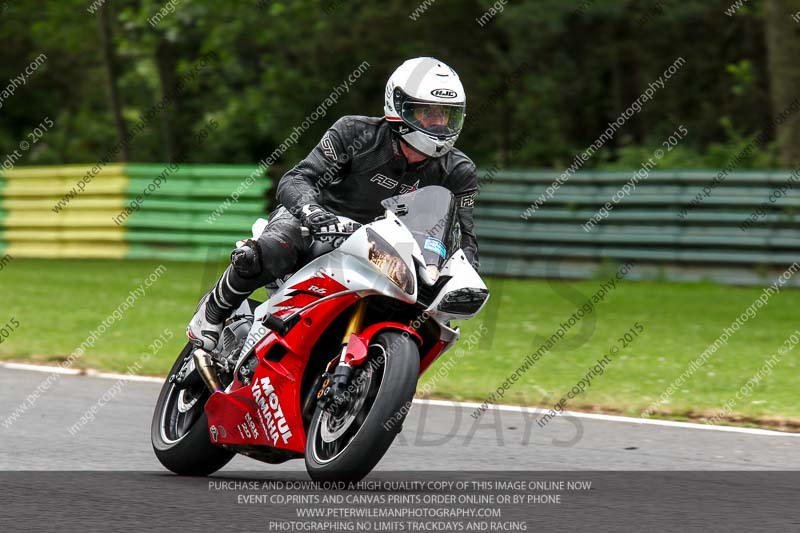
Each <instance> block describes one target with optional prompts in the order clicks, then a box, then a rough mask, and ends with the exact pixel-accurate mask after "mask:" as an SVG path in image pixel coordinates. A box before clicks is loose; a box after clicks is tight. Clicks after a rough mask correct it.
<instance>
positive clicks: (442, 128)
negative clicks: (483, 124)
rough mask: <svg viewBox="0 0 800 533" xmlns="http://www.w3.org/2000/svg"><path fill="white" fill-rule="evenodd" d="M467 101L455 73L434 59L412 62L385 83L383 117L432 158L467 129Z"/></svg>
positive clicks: (404, 137)
mask: <svg viewBox="0 0 800 533" xmlns="http://www.w3.org/2000/svg"><path fill="white" fill-rule="evenodd" d="M466 104H467V97H466V94H465V93H464V87H463V86H462V85H461V81H460V80H459V79H458V74H456V72H455V71H454V70H453V69H452V68H450V67H448V66H447V65H445V64H444V63H442V62H441V61H439V60H438V59H434V58H432V57H417V58H414V59H409V60H407V61H406V62H405V63H403V64H402V65H400V66H399V67H397V70H395V71H394V73H393V74H392V75H391V77H390V78H389V81H388V82H386V94H385V95H384V106H383V110H384V115H385V118H386V120H388V121H389V122H391V123H392V126H393V128H394V130H395V131H396V132H397V133H398V134H399V135H400V136H401V137H402V138H403V140H404V141H405V142H407V143H408V144H410V145H411V146H412V147H414V148H415V149H416V150H418V151H420V152H422V153H423V154H425V155H427V156H430V157H439V156H442V155H444V154H446V153H447V152H448V151H449V150H450V148H452V147H453V145H454V144H455V142H456V139H457V138H458V134H459V133H460V132H461V127H462V126H463V125H464V117H465V116H466V114H465V112H464V111H465V109H466Z"/></svg>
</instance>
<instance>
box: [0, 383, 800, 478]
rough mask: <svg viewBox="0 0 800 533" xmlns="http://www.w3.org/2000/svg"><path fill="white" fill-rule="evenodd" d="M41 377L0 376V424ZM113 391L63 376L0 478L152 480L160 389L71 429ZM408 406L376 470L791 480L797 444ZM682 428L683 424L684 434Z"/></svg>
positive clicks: (30, 419)
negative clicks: (751, 474)
mask: <svg viewBox="0 0 800 533" xmlns="http://www.w3.org/2000/svg"><path fill="white" fill-rule="evenodd" d="M47 375H48V374H45V373H41V372H32V371H26V370H16V369H14V370H11V369H7V368H0V399H2V401H0V422H3V421H4V420H7V419H6V417H7V416H8V415H9V414H10V413H11V412H12V411H13V410H14V409H15V408H16V407H17V406H18V405H19V403H20V402H21V401H22V400H24V399H25V398H26V397H27V396H28V395H29V394H30V393H31V392H32V391H34V390H35V389H36V387H37V385H39V384H40V383H41V382H42V380H44V379H45V378H46V377H47ZM114 383H115V381H114V380H113V379H101V378H98V377H92V376H81V375H62V376H59V379H58V381H57V382H56V383H55V384H54V385H53V386H52V388H51V389H50V390H48V391H46V392H45V393H44V394H43V395H41V396H40V397H39V398H38V400H37V401H36V404H35V405H34V406H33V407H32V408H30V409H29V410H27V411H26V412H25V413H24V414H22V416H20V417H19V418H18V419H17V420H16V421H15V422H13V424H11V425H10V426H9V427H5V425H4V424H2V423H0V443H1V444H0V470H125V471H131V470H148V471H153V470H161V469H162V468H161V466H160V465H159V463H158V462H157V460H156V458H155V456H154V455H153V452H152V449H151V446H150V434H149V431H150V420H151V416H152V413H153V406H154V404H155V401H156V397H157V395H158V391H159V387H160V386H159V385H158V384H157V383H151V382H136V381H127V382H125V383H124V386H122V388H121V389H120V390H119V392H118V393H117V394H116V396H115V397H114V398H113V399H112V400H111V401H110V402H108V403H107V404H105V405H104V406H102V407H101V408H100V409H99V410H98V411H97V414H96V415H95V420H94V422H90V423H88V424H86V425H85V426H83V427H82V428H81V430H80V431H78V432H77V433H76V434H75V435H73V434H71V433H70V432H69V431H68V428H69V427H70V426H72V425H73V424H75V423H76V422H78V421H79V420H80V417H81V416H82V415H83V414H84V413H85V412H86V411H87V409H89V408H90V407H91V406H92V405H94V404H95V403H96V402H97V401H98V399H99V398H101V397H102V396H103V394H104V393H105V392H106V391H108V390H109V388H110V387H112V385H113V384H114ZM472 411H473V410H472V409H471V408H465V407H461V406H457V405H452V404H449V403H448V402H444V405H438V404H436V405H431V404H415V405H414V406H413V407H412V409H411V411H410V412H409V414H408V418H407V419H406V422H405V425H404V429H403V432H402V433H401V435H400V437H399V438H398V439H397V440H396V441H395V443H394V445H393V446H392V448H391V449H390V450H389V452H388V453H387V455H386V456H385V457H384V459H383V460H382V461H381V462H380V463H379V464H378V467H377V469H378V470H386V471H405V470H424V471H430V470H444V471H465V470H483V471H509V470H518V471H531V470H537V471H553V470H574V471H580V470H800V453H797V449H798V444H800V440H798V435H782V434H779V433H777V432H763V434H751V433H739V432H731V431H724V430H713V429H711V430H709V429H708V428H705V429H691V428H690V427H673V426H659V425H651V424H646V425H644V424H636V423H632V422H622V421H618V420H615V419H610V420H597V419H592V418H576V417H572V416H561V417H557V418H554V419H552V420H550V422H549V423H548V424H547V425H546V426H545V427H544V428H539V427H538V426H537V424H536V420H537V416H538V415H537V414H535V413H524V412H513V411H501V410H490V411H487V412H486V413H484V415H483V417H481V418H480V419H479V420H475V419H473V418H472V417H471V416H470V414H471V413H472ZM685 426H690V425H685ZM226 470H227V471H263V472H268V471H287V470H295V471H303V470H304V465H303V462H302V461H289V462H287V463H284V464H282V465H277V466H273V465H267V464H262V463H259V462H257V461H254V460H252V459H248V458H245V457H236V458H235V459H234V460H233V461H231V463H229V465H228V466H226V467H225V469H224V470H223V472H224V471H226Z"/></svg>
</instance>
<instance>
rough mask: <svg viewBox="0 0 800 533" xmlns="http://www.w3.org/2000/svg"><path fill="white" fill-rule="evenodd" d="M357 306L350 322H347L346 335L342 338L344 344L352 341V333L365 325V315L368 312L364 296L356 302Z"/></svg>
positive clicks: (358, 331) (359, 330) (357, 331)
mask: <svg viewBox="0 0 800 533" xmlns="http://www.w3.org/2000/svg"><path fill="white" fill-rule="evenodd" d="M355 307H356V308H355V309H354V310H353V314H352V316H351V317H350V322H348V323H347V329H345V331H344V337H343V338H342V344H343V345H345V346H346V345H347V343H349V342H350V335H352V334H353V333H360V332H361V327H362V326H363V325H364V316H365V315H366V312H367V301H366V300H365V299H363V298H362V299H361V300H359V301H358V302H356V305H355Z"/></svg>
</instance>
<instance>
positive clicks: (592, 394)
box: [0, 259, 800, 427]
mask: <svg viewBox="0 0 800 533" xmlns="http://www.w3.org/2000/svg"><path fill="white" fill-rule="evenodd" d="M160 264H162V263H158V262H149V261H129V262H123V261H100V260H97V261H71V260H26V259H15V260H14V261H13V263H11V264H9V265H7V266H6V267H5V269H4V270H3V272H2V274H0V302H2V305H1V306H0V328H2V327H4V325H8V324H10V323H11V321H12V320H13V321H15V322H16V323H18V326H16V327H14V328H13V330H12V331H10V332H9V333H8V335H7V336H6V337H5V338H3V339H2V343H0V359H5V360H18V361H27V362H40V363H56V362H59V361H63V360H64V359H66V357H67V356H68V355H69V354H70V353H72V352H73V351H74V350H75V349H76V348H78V347H79V346H80V345H81V343H82V342H84V341H85V340H86V339H87V336H88V335H89V332H90V331H93V330H95V331H96V330H97V329H98V327H99V325H100V324H101V323H102V322H103V321H104V320H105V319H106V318H107V317H109V316H110V315H111V314H112V313H113V312H114V310H116V309H118V308H119V306H120V304H122V302H123V301H125V299H126V298H127V297H128V295H129V294H130V292H131V291H135V290H136V289H137V287H140V285H142V284H143V283H145V280H146V279H147V278H148V276H149V275H150V274H151V273H152V272H154V270H156V268H157V267H158V266H159V265H160ZM163 265H164V267H166V269H165V270H164V272H163V274H162V275H161V276H160V277H159V278H158V280H157V281H156V282H154V283H153V284H152V286H150V287H147V288H146V290H145V293H144V295H142V296H140V297H137V299H136V301H135V303H134V304H133V306H132V307H131V308H130V309H127V310H125V311H124V313H122V316H121V318H120V319H119V320H116V319H115V323H114V324H113V325H112V326H111V327H109V328H108V329H107V330H106V331H105V333H103V334H102V335H99V337H98V339H97V341H96V342H95V343H94V345H93V346H92V347H91V348H89V349H88V350H87V351H86V353H85V354H84V355H83V356H82V357H80V358H79V359H78V362H77V363H76V365H75V366H76V367H88V368H97V369H102V370H109V371H115V372H125V371H126V370H127V369H129V368H130V367H131V365H134V364H136V363H137V362H138V361H141V360H142V359H143V357H144V356H145V355H146V354H147V353H148V352H149V351H150V349H149V346H150V344H151V343H153V341H154V340H155V339H156V338H158V337H159V336H161V335H162V333H163V332H164V331H165V330H170V331H172V332H173V334H174V336H173V337H172V339H171V340H169V341H168V342H167V345H166V346H165V347H164V348H163V349H161V350H160V351H159V352H158V354H157V355H156V356H155V357H151V358H149V359H148V360H146V361H145V362H144V363H142V364H141V369H140V371H139V372H140V373H142V374H149V375H163V374H164V373H166V372H167V370H168V369H169V367H170V365H171V363H172V361H173V360H174V357H175V354H176V353H177V352H178V351H179V350H180V349H181V347H182V346H183V343H184V336H183V335H184V334H183V330H184V327H185V324H186V322H187V321H188V319H189V317H190V316H191V314H192V312H193V311H194V307H195V305H196V303H197V300H198V298H199V297H200V295H201V294H203V292H204V291H205V290H206V289H207V288H208V286H210V284H211V283H212V282H213V280H214V279H215V277H216V274H217V273H218V272H219V271H220V270H221V265H219V264H217V265H203V264H196V263H169V262H165V263H163ZM601 282H603V283H605V282H607V279H601V280H594V281H582V282H550V281H543V280H499V279H494V280H490V289H491V290H492V293H493V297H492V299H491V300H490V305H489V306H487V309H485V310H484V311H483V312H482V314H481V315H480V316H479V317H478V318H476V319H475V320H473V321H470V322H467V323H462V324H460V326H461V327H462V341H461V342H460V344H459V345H457V347H456V348H455V349H454V350H451V352H449V353H448V354H446V355H445V356H443V357H442V359H440V361H439V362H437V364H436V365H435V366H434V367H433V368H432V369H431V370H430V371H429V372H428V373H427V374H426V376H425V377H423V379H422V381H421V386H422V387H424V388H425V390H427V391H428V392H429V394H430V396H433V397H439V398H449V399H454V400H472V401H483V400H484V399H486V398H487V397H488V396H489V395H491V393H492V392H494V391H495V390H496V389H497V388H498V387H499V386H501V384H502V383H503V381H504V380H505V379H506V378H508V377H509V375H510V374H511V373H512V372H513V371H514V370H515V369H516V368H517V367H518V366H519V365H520V364H522V363H523V360H524V359H525V357H526V356H528V355H529V354H531V353H532V352H534V351H535V350H536V349H537V348H538V347H539V346H540V345H541V344H542V343H543V342H544V341H545V339H546V338H548V337H550V336H551V335H552V334H553V333H554V332H555V331H556V330H558V328H559V325H560V324H562V323H565V322H567V321H568V320H569V317H570V315H572V313H573V312H575V311H576V309H577V308H579V307H580V306H581V305H582V304H583V302H585V301H586V299H588V298H590V296H591V295H592V294H594V293H596V291H598V289H599V288H600V286H601ZM760 294H761V289H760V288H734V287H728V286H720V285H715V284H710V283H662V282H658V283H657V282H628V281H622V282H617V286H616V288H614V289H612V290H609V291H608V292H607V293H606V294H605V296H604V298H603V299H602V301H600V302H597V303H596V304H595V305H594V310H593V311H592V312H591V313H590V314H588V315H586V316H584V317H583V318H582V319H581V320H580V321H578V322H576V324H575V326H574V327H572V328H571V329H570V331H569V332H568V333H567V334H566V335H565V336H564V337H563V339H562V340H560V341H559V342H558V343H557V344H556V345H555V346H554V347H553V348H552V350H550V351H549V352H546V353H545V354H544V355H543V356H542V357H541V359H540V360H539V361H538V362H537V363H536V364H535V365H533V366H532V367H530V368H529V370H527V371H526V372H524V373H523V374H522V375H521V376H520V377H519V379H518V380H517V381H516V383H513V384H512V386H511V387H510V388H509V389H508V391H506V392H505V396H504V397H503V399H502V400H501V401H502V403H514V404H523V405H537V406H553V405H555V404H556V403H558V402H559V400H560V399H561V398H562V397H563V396H564V395H566V394H567V393H568V392H569V391H570V390H571V389H572V388H573V387H574V386H576V384H577V383H578V382H579V381H580V380H581V378H583V377H584V376H585V375H586V374H587V372H589V371H590V370H591V369H592V368H593V367H594V365H596V363H597V360H598V359H600V358H602V357H603V356H604V355H607V354H609V351H610V349H611V348H612V347H615V346H616V347H617V348H618V350H619V351H618V352H617V353H616V354H615V355H614V357H613V358H611V360H610V362H609V363H608V364H607V365H605V367H604V368H603V373H602V375H597V376H595V377H593V379H592V381H591V384H590V385H589V386H588V387H585V390H584V392H582V393H581V394H579V395H578V396H577V397H576V398H574V399H571V400H569V401H568V402H567V403H566V405H565V408H566V409H568V410H590V411H602V412H611V413H620V414H625V415H632V416H639V415H640V413H641V412H642V411H643V410H644V409H646V408H647V407H648V406H649V405H650V404H651V402H653V401H654V400H655V399H657V398H658V397H659V396H660V395H661V394H662V393H663V392H664V391H665V390H666V389H667V388H668V387H669V386H670V384H671V383H672V382H673V381H674V380H675V379H676V378H678V377H679V376H680V375H681V374H682V373H683V372H685V371H686V370H687V368H688V367H689V364H690V363H691V361H692V360H694V359H696V358H697V357H698V356H699V355H700V354H701V353H702V352H703V351H704V350H705V349H706V348H707V347H708V346H709V345H710V344H712V343H713V342H714V341H715V340H716V339H717V338H718V337H719V335H720V334H721V333H722V331H723V329H724V328H725V327H729V326H730V325H731V323H732V322H733V321H734V320H736V318H737V317H738V316H739V315H740V314H741V313H742V312H743V311H744V310H745V309H746V308H747V307H748V306H749V305H750V304H751V303H752V302H753V301H754V300H755V299H756V298H758V296H759V295H760ZM261 296H263V294H262V295H261ZM798 296H800V292H798V291H796V290H789V289H785V290H783V291H781V292H780V293H778V294H776V295H774V296H772V297H771V298H770V300H769V302H768V304H767V305H766V306H764V307H762V308H761V309H759V310H758V313H757V314H756V315H755V316H754V317H753V318H751V319H749V320H748V321H747V322H746V323H745V324H744V325H743V326H742V327H741V328H739V329H738V331H736V333H734V334H733V335H732V336H731V337H730V338H729V339H728V341H727V343H726V344H724V345H723V346H721V347H720V348H719V350H718V351H717V352H716V353H715V354H714V355H712V356H711V357H710V358H709V359H708V360H707V361H706V362H705V364H704V365H703V366H701V367H699V368H698V369H696V371H694V372H693V373H692V375H691V376H690V377H688V378H687V379H686V380H685V381H684V383H682V385H681V386H680V387H678V388H677V389H676V390H675V392H674V393H673V394H672V395H671V396H670V397H669V399H668V402H665V403H663V404H662V405H660V406H659V409H658V411H657V416H662V417H663V416H666V417H671V418H692V419H697V418H702V417H706V416H710V415H713V414H714V413H716V412H718V411H720V410H723V409H724V408H725V405H726V402H728V404H727V405H728V406H729V411H730V413H729V414H728V415H727V416H726V417H725V418H726V419H727V420H729V421H733V422H737V423H744V424H748V425H754V424H755V425H769V426H782V427H800V426H799V425H798V423H799V422H800V406H798V403H797V399H796V397H797V395H796V391H797V358H796V356H795V352H794V351H791V352H789V353H787V354H785V355H783V356H782V357H781V359H780V361H779V362H778V363H777V364H776V365H775V366H774V368H772V369H771V371H770V373H769V374H768V375H765V376H763V378H762V379H760V380H759V382H758V383H757V384H756V385H755V386H754V387H752V388H753V390H752V392H751V393H749V394H748V395H746V396H745V397H744V398H741V399H740V398H737V391H739V390H740V389H741V387H743V386H745V385H746V383H747V382H748V380H750V379H751V378H752V377H753V376H755V375H756V374H757V373H758V372H759V369H761V368H762V367H763V366H764V361H765V360H766V359H767V358H769V357H770V356H772V355H773V354H776V353H777V351H778V349H779V347H780V346H781V345H782V344H783V343H784V341H785V340H786V339H787V337H788V336H789V335H790V334H791V333H792V332H793V331H795V330H796V329H798V328H800V326H798V324H797V321H796V309H797V307H798V306H797V304H798ZM637 323H638V324H639V325H640V326H641V328H639V327H637V326H636V325H635V324H637ZM631 328H633V330H634V331H636V330H637V329H642V331H641V332H640V333H639V332H637V333H638V334H637V335H636V336H635V337H633V340H632V341H631V342H621V341H620V339H621V338H622V337H623V336H624V335H625V333H626V332H630V331H631ZM7 330H8V328H7ZM623 344H626V345H625V346H624V347H623V346H622V345H623Z"/></svg>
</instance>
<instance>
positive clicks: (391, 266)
mask: <svg viewBox="0 0 800 533" xmlns="http://www.w3.org/2000/svg"><path fill="white" fill-rule="evenodd" d="M367 239H368V240H369V262H370V263H372V264H373V265H375V266H376V267H377V268H378V270H380V271H381V272H383V274H384V275H385V276H386V277H388V278H389V279H390V280H392V282H394V284H395V285H397V286H398V287H400V288H401V289H403V290H404V291H405V292H407V293H408V294H414V276H413V275H412V274H411V271H410V270H409V269H408V266H406V262H405V261H403V259H402V258H401V257H400V256H399V255H398V254H397V250H395V249H394V248H393V247H392V245H391V244H389V243H388V242H386V240H385V239H383V238H382V237H381V236H380V235H378V234H377V233H375V232H374V231H373V230H371V229H370V228H367Z"/></svg>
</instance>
